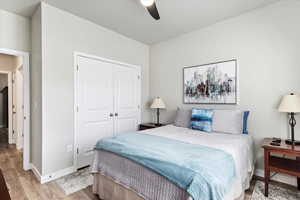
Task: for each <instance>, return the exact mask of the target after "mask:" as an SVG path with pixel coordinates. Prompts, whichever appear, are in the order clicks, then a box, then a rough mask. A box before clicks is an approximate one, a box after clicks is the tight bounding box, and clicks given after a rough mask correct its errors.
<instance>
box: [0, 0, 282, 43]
mask: <svg viewBox="0 0 300 200" xmlns="http://www.w3.org/2000/svg"><path fill="white" fill-rule="evenodd" d="M276 1H278V0H188V1H187V0H156V4H157V7H158V10H159V12H160V16H161V20H159V21H155V20H153V19H152V18H151V16H150V15H149V14H148V13H147V11H146V10H145V9H144V8H143V7H142V6H141V4H140V3H139V0H44V2H46V3H48V4H50V5H52V6H55V7H57V8H60V9H63V10H66V11H68V12H71V13H73V14H75V15H77V16H80V17H82V18H85V19H88V20H90V21H92V22H94V23H96V24H99V25H101V26H104V27H106V28H109V29H111V30H114V31H116V32H118V33H120V34H122V35H125V36H127V37H130V38H132V39H135V40H138V41H141V42H143V43H146V44H153V43H157V42H160V41H164V40H167V39H169V38H172V37H176V36H178V35H181V34H184V33H188V32H190V31H193V30H196V29H199V28H201V27H205V26H208V25H210V24H213V23H216V22H218V21H220V20H223V19H227V18H229V17H234V16H237V15H240V14H242V13H244V12H247V11H249V10H253V9H255V8H259V7H263V6H266V5H268V4H271V3H274V2H276ZM39 2H40V0H1V4H0V9H3V10H7V11H10V12H14V13H17V14H19V15H22V16H25V17H30V16H31V15H32V14H33V12H34V10H35V8H36V6H37V5H38V3H39Z"/></svg>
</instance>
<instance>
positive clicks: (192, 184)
mask: <svg viewBox="0 0 300 200" xmlns="http://www.w3.org/2000/svg"><path fill="white" fill-rule="evenodd" d="M253 166H254V158H253V141H252V138H251V136H248V135H230V134H221V133H205V132H199V131H196V130H192V129H187V128H181V127H175V126H173V125H168V126H165V127H160V128H156V129H151V130H146V131H142V132H132V133H126V134H122V135H119V136H114V137H109V138H103V139H101V140H99V141H98V142H97V145H96V154H95V159H94V162H93V165H92V172H93V173H94V186H93V190H94V192H95V193H96V194H98V195H99V196H100V198H101V199H105V200H110V199H123V200H129V199H130V200H132V199H146V200H154V199H155V200H158V199H162V200H168V199H172V200H173V199H174V200H177V199H178V200H192V199H194V200H236V199H243V197H244V196H243V195H244V191H245V189H247V188H248V187H249V182H250V179H251V176H252V172H253ZM107 185H110V186H111V187H107ZM121 190H124V191H123V192H120V191H121ZM126 190H127V192H126ZM116 191H118V192H116ZM108 193H109V194H108ZM125 194H126V195H125ZM133 195H135V197H133Z"/></svg>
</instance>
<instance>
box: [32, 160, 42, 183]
mask: <svg viewBox="0 0 300 200" xmlns="http://www.w3.org/2000/svg"><path fill="white" fill-rule="evenodd" d="M30 169H31V171H32V172H33V174H34V175H35V177H36V178H37V179H38V181H39V182H41V179H42V178H41V177H42V176H41V174H40V172H39V170H38V169H37V168H36V167H35V166H34V164H32V163H30Z"/></svg>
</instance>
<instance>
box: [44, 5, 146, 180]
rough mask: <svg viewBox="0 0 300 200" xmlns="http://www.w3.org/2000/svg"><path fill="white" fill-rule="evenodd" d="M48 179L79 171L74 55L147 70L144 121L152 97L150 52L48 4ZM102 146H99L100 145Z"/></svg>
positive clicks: (46, 96) (45, 122)
mask: <svg viewBox="0 0 300 200" xmlns="http://www.w3.org/2000/svg"><path fill="white" fill-rule="evenodd" d="M42 38H43V39H42V41H43V44H42V51H43V60H42V62H43V67H42V68H43V72H42V77H43V79H42V85H43V86H42V87H43V88H42V92H43V99H42V107H43V112H42V113H43V116H42V119H43V128H42V129H43V130H42V131H43V164H42V166H43V170H42V171H43V174H47V175H48V174H50V173H53V172H56V171H58V170H62V169H65V168H68V167H72V166H73V152H69V153H68V152H67V145H73V144H74V110H73V109H74V107H73V105H74V66H73V61H74V57H73V54H74V51H78V52H83V53H87V54H91V55H96V56H100V57H104V58H108V59H112V60H116V61H120V62H125V63H129V64H134V65H139V66H141V67H142V79H143V80H142V105H143V109H142V112H143V116H142V119H143V121H147V118H148V116H147V111H145V110H146V102H147V101H148V97H149V77H148V76H149V73H148V70H149V47H148V46H147V45H144V44H142V43H140V42H137V41H134V40H132V39H129V38H126V37H124V36H122V35H120V34H117V33H115V32H113V31H110V30H107V29H105V28H103V27H100V26H98V25H96V24H94V23H91V22H89V21H87V20H84V19H82V18H79V17H77V16H74V15H72V14H69V13H67V12H65V11H62V10H59V9H57V8H54V7H52V6H49V5H47V4H45V3H42ZM95 142H96V141H95Z"/></svg>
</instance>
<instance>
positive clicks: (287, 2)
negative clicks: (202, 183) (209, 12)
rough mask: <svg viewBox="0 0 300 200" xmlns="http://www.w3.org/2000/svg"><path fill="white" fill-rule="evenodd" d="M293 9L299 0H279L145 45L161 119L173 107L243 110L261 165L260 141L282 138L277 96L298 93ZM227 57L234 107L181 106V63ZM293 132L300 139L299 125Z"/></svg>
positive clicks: (299, 46) (299, 42) (299, 43)
mask: <svg viewBox="0 0 300 200" xmlns="http://www.w3.org/2000/svg"><path fill="white" fill-rule="evenodd" d="M299 11H300V1H298V0H284V1H280V2H278V3H276V4H273V5H270V6H268V7H265V8H261V9H258V10H255V11H252V12H249V13H247V14H243V15H241V16H238V17H235V18H232V19H228V20H226V21H223V22H220V23H217V24H215V25H212V26H209V27H207V28H204V29H201V30H198V31H195V32H192V33H189V34H186V35H183V36H180V37H177V38H174V39H171V40H169V41H165V42H161V43H159V44H156V45H153V46H151V51H150V55H151V56H150V96H151V97H156V96H160V97H162V98H163V99H164V101H165V103H166V105H167V111H163V112H162V113H161V117H162V120H163V121H168V122H172V121H173V119H174V115H175V110H176V107H177V106H180V107H188V108H191V107H204V108H208V107H212V108H219V109H225V108H230V109H238V108H239V109H249V110H251V115H250V119H249V129H250V133H251V135H253V137H254V138H255V142H256V147H257V148H256V150H257V151H258V155H257V157H258V168H260V169H262V168H263V161H262V151H261V148H260V143H261V140H262V139H263V138H264V137H283V138H285V137H287V129H288V125H287V121H286V120H287V116H286V115H285V114H281V113H278V112H277V110H276V108H277V106H278V103H279V101H280V97H281V96H282V95H284V94H287V93H290V92H292V91H293V92H298V93H299V92H300V79H299V74H300V61H299V52H300V37H299V36H300V26H299V20H300V12H299ZM233 58H236V59H237V60H238V65H239V81H240V87H239V88H240V89H239V91H240V104H239V105H237V106H205V105H184V104H183V102H182V95H183V91H182V90H183V89H182V88H183V80H182V79H183V78H182V77H183V74H182V73H183V72H182V68H183V67H186V66H194V65H199V64H205V63H211V62H215V61H222V60H229V59H233ZM297 120H298V121H300V118H299V117H297ZM296 135H297V138H298V139H300V126H297V127H296Z"/></svg>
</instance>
